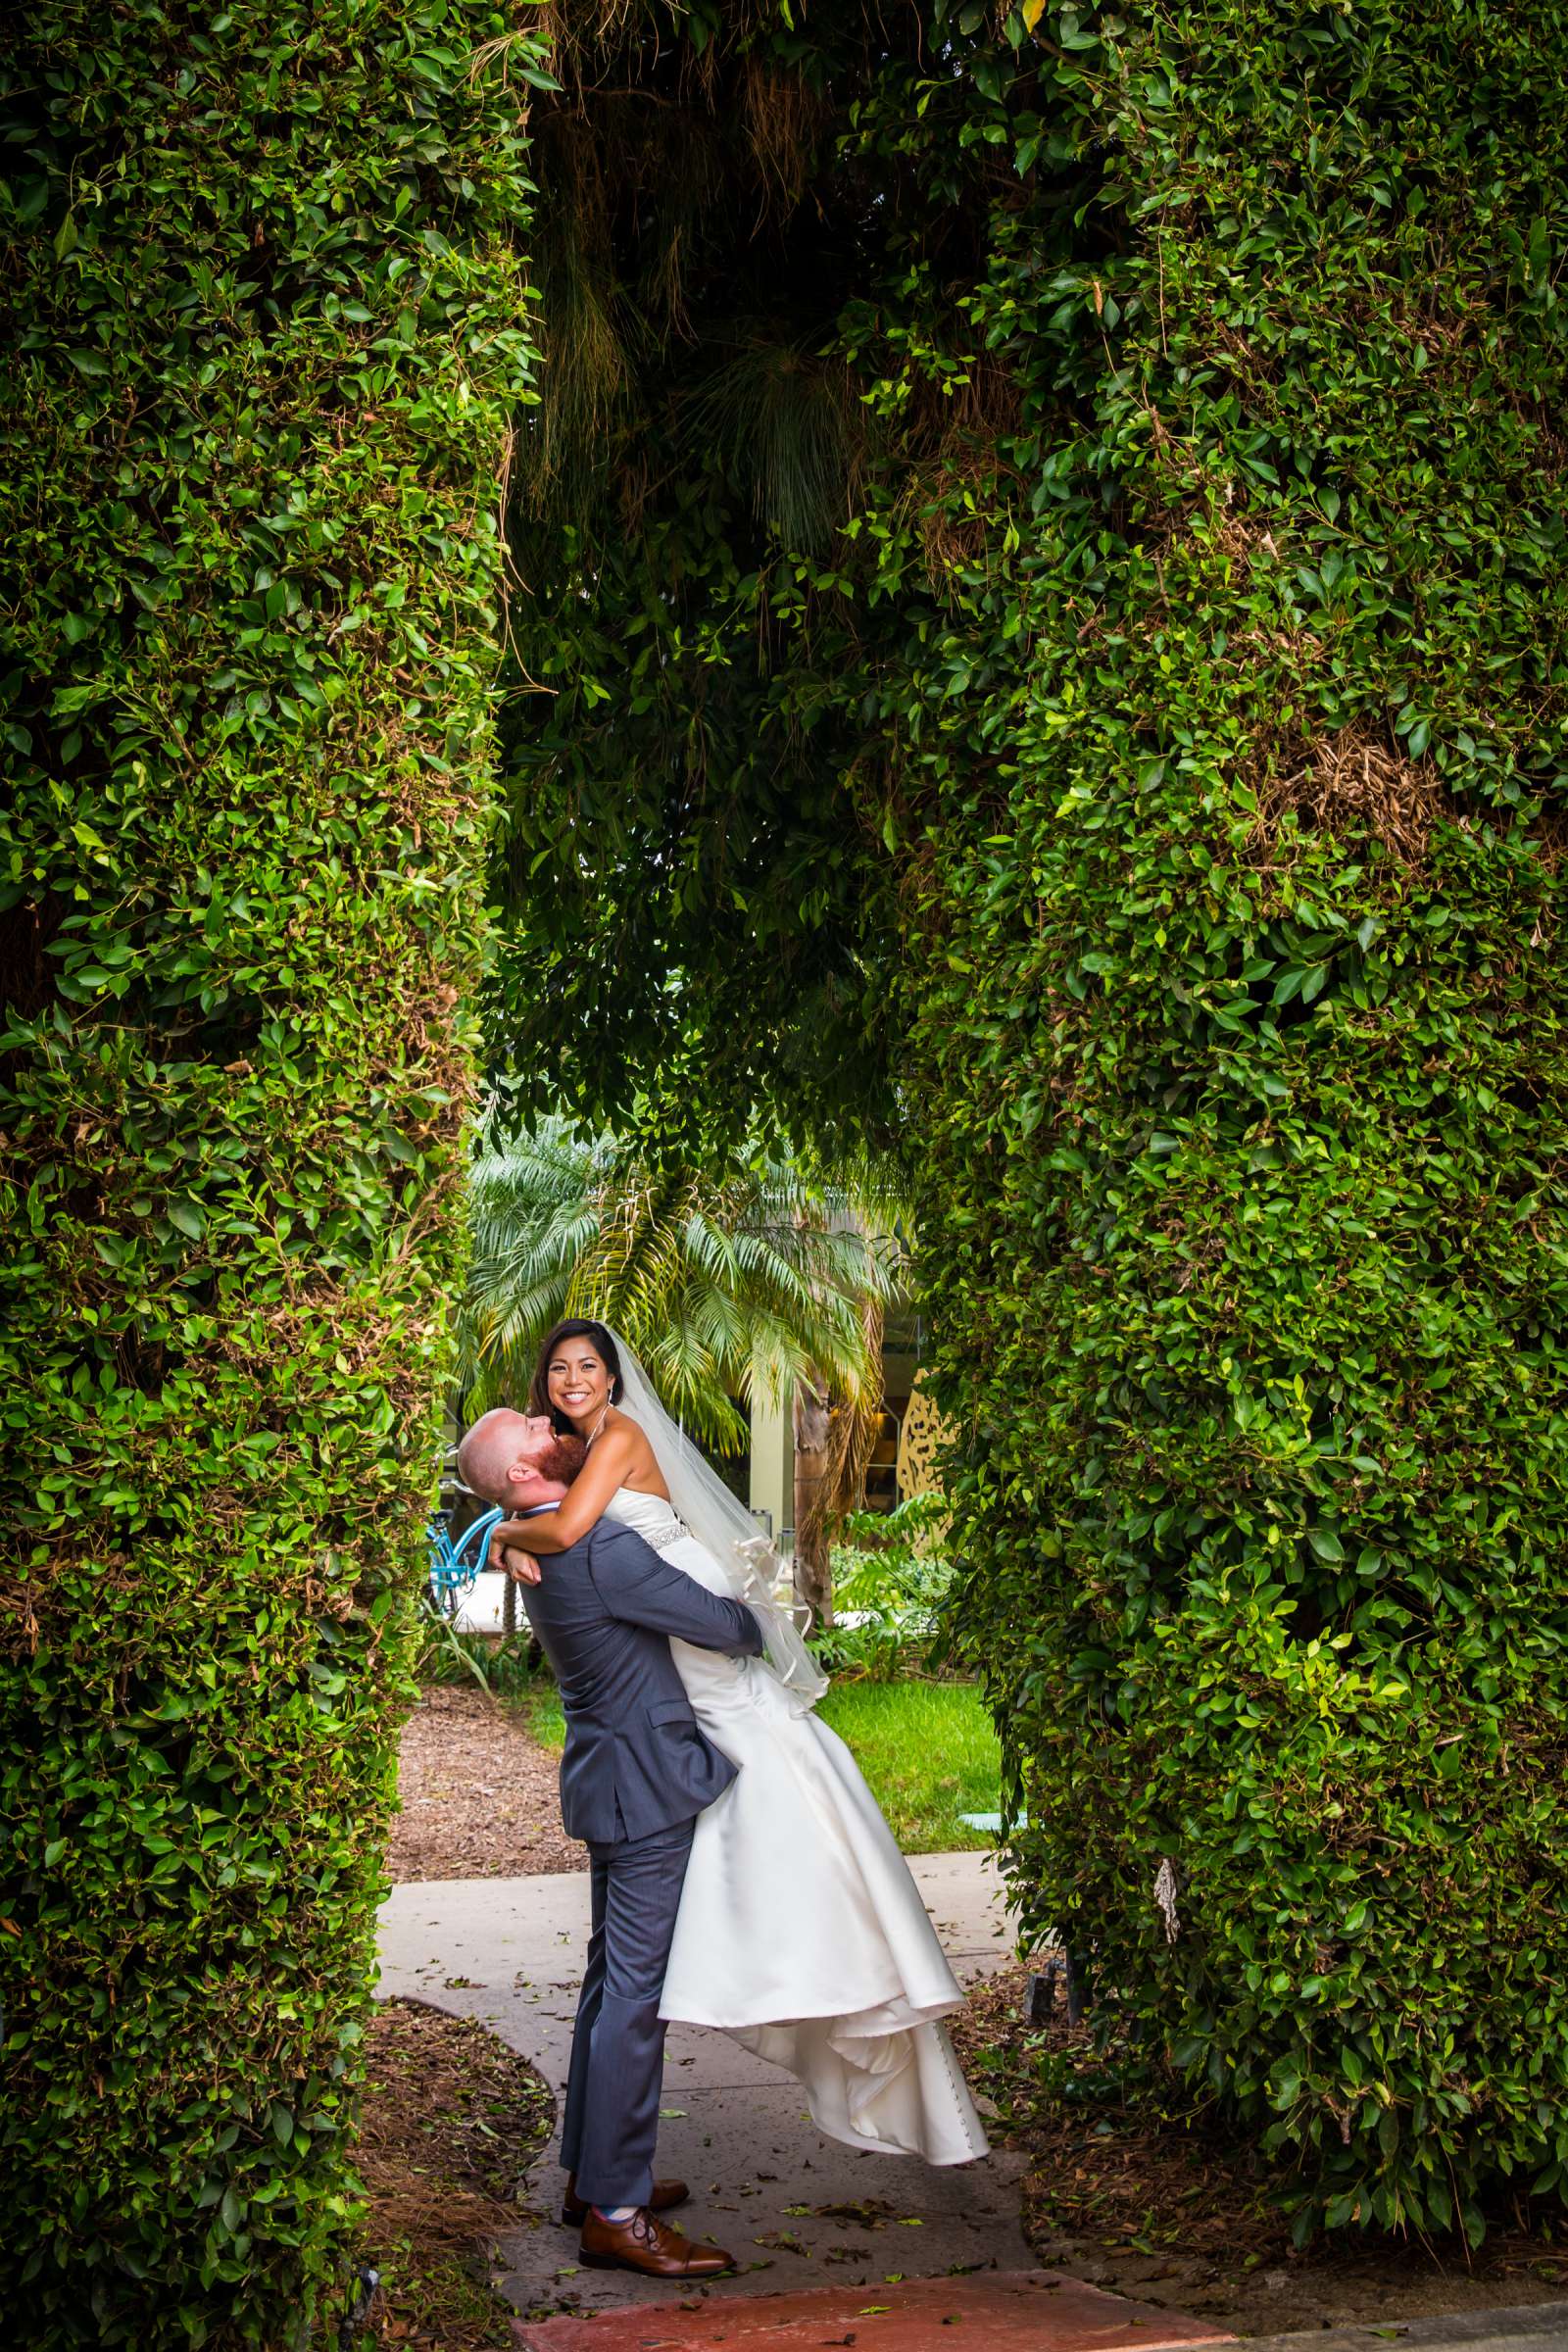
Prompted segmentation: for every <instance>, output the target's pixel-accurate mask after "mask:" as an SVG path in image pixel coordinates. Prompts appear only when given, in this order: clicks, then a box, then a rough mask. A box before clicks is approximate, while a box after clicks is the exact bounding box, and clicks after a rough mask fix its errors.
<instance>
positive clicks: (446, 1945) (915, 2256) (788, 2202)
mask: <svg viewBox="0 0 1568 2352" xmlns="http://www.w3.org/2000/svg"><path fill="white" fill-rule="evenodd" d="M910 1868H911V1869H912V1870H913V1872H914V1875H915V1878H916V1880H917V1882H918V1884H919V1887H920V1891H921V1893H922V1895H923V1896H924V1898H925V1903H926V1908H927V1910H928V1911H929V1912H930V1913H931V1915H932V1917H933V1919H934V1920H935V1922H936V1925H937V1929H938V1931H939V1933H940V1934H941V1936H942V1939H943V1942H944V1944H945V1945H946V1947H947V1950H948V1953H949V1956H950V1957H951V1959H952V1960H953V1962H954V1965H955V1968H956V1970H957V1973H958V1974H959V1976H960V1977H963V1978H965V1979H973V1978H975V1977H978V1976H982V1975H986V1974H988V1973H989V1972H991V1971H992V1970H994V1969H998V1968H1001V1967H1004V1966H1005V1964H1006V1962H1007V1961H1008V1960H1009V1959H1010V1957H1011V1952H1012V1939H1011V1936H1010V1933H1009V1931H1008V1928H1007V1925H1006V1923H1005V1918H1004V1915H1003V1911H1002V1905H1001V1900H1000V1887H999V1883H998V1879H997V1874H996V1870H995V1866H994V1864H993V1861H992V1858H991V1856H990V1855H989V1854H930V1855H926V1856H924V1857H922V1858H920V1859H917V1860H915V1861H913V1862H912V1863H911V1864H910ZM587 1939H588V1880H587V1876H586V1874H578V1873H574V1872H573V1873H567V1874H564V1875H558V1876H554V1877H548V1878H530V1879H484V1880H473V1879H457V1880H450V1881H443V1882H436V1883H430V1884H426V1885H421V1886H412V1887H396V1888H395V1889H394V1890H393V1893H392V1895H391V1896H390V1898H389V1900H388V1901H387V1903H386V1904H385V1906H384V1907H383V1910H382V1913H381V1991H382V1992H383V1994H386V1995H389V1996H391V1995H397V1994H403V1995H408V1996H410V1997H412V1998H414V1999H417V2000H423V2001H429V2002H431V2003H433V2004H434V2006H435V2007H437V2008H440V2009H448V2010H451V2011H453V2012H454V2013H455V2014H456V2015H458V2016H462V2017H476V2018H479V2019H480V2020H481V2021H482V2022H483V2023H484V2024H486V2025H488V2026H490V2027H492V2028H493V2029H494V2030H495V2032H496V2033H498V2034H500V2035H501V2037H502V2039H503V2040H504V2041H507V2042H509V2043H510V2044H511V2046H512V2047H513V2048H514V2049H515V2050H519V2051H521V2053H522V2055H523V2056H524V2057H525V2058H527V2059H529V2060H530V2061H531V2062H532V2063H533V2065H535V2066H536V2067H537V2068H538V2069H539V2071H540V2073H541V2074H542V2075H543V2076H544V2078H545V2080H546V2081H547V2082H549V2083H550V2084H551V2086H552V2088H553V2089H555V2090H557V2091H558V2092H559V2091H560V2090H561V2089H562V2088H563V2087H564V2082H565V2078H566V2061H567V2056H568V2053H569V2051H570V2047H571V2020H572V2011H573V2007H574V2004H575V2001H576V1992H577V1984H578V1979H579V1976H580V1973H581V1969H582V1963H583V1955H584V1951H585V1948H586V1944H587ZM662 2117H663V2120H662V2124H661V2127H660V2140H659V2162H660V2168H661V2170H662V2171H668V2172H673V2173H679V2174H681V2175H682V2176H683V2177H684V2178H685V2179H686V2180H690V2181H691V2183H692V2186H693V2188H694V2190H695V2191H696V2195H695V2197H694V2199H693V2203H692V2206H691V2208H690V2211H689V2214H683V2215H682V2216H681V2219H682V2220H683V2221H687V2220H689V2221H690V2224H691V2227H692V2229H694V2231H695V2232H696V2233H697V2234H698V2235H703V2234H708V2235H711V2236H712V2237H714V2238H716V2239H717V2240H718V2242H719V2243H720V2244H721V2245H727V2246H729V2248H730V2249H731V2251H732V2252H733V2253H734V2254H735V2255H736V2256H737V2257H738V2258H739V2260H740V2262H741V2264H742V2266H743V2267H742V2269H741V2271H740V2273H739V2275H738V2276H737V2277H736V2278H733V2279H730V2280H720V2281H717V2282H715V2284H714V2285H713V2286H711V2288H709V2289H708V2290H706V2291H707V2293H708V2294H710V2295H712V2296H715V2297H720V2296H728V2297H730V2298H733V2297H735V2296H736V2295H746V2294H756V2293H757V2292H758V2291H759V2290H760V2289H763V2288H766V2289H768V2290H774V2289H780V2288H786V2287H789V2288H799V2287H807V2288H814V2287H818V2286H820V2285H821V2284H822V2283H823V2281H824V2279H827V2280H831V2281H833V2282H834V2283H835V2284H837V2283H840V2282H841V2283H842V2284H843V2285H844V2286H846V2287H853V2288H855V2289H857V2290H858V2289H861V2288H869V2287H879V2288H882V2287H886V2286H888V2284H889V2282H890V2280H892V2281H894V2282H897V2281H898V2280H899V2279H900V2278H933V2277H938V2276H948V2275H951V2274H954V2273H956V2272H965V2273H966V2272H970V2271H974V2270H977V2269H982V2268H983V2269H985V2270H987V2271H996V2270H1002V2271H1005V2272H1023V2271H1028V2270H1030V2269H1031V2267H1032V2257H1031V2255H1030V2253H1029V2250H1028V2247H1027V2246H1026V2244H1025V2242H1024V2239H1023V2235H1022V2232H1021V2231H1020V2229H1019V2227H1018V2195H1017V2186H1016V2183H1017V2175H1018V2169H1019V2167H1018V2162H1017V2159H1016V2158H1014V2157H1012V2156H1010V2155H1008V2154H1006V2153H999V2154H997V2155H995V2156H992V2157H990V2158H988V2159H987V2160H986V2162H985V2163H983V2164H979V2165H962V2166H958V2167H956V2168H952V2169H948V2170H944V2171H942V2172H934V2171H932V2170H931V2169H930V2168H929V2167H928V2166H926V2165H923V2164H920V2163H917V2162H916V2161H914V2160H913V2159H912V2158H903V2157H887V2156H868V2155H861V2154H860V2153H858V2151H857V2150H856V2149H853V2148H845V2147H841V2146H840V2145H839V2144H838V2142H837V2141H835V2140H828V2139H824V2138H823V2137H822V2136H821V2134H820V2133H819V2132H818V2131H815V2130H814V2129H813V2127H812V2126H811V2124H810V2122H809V2119H808V2117H807V2116H806V2113H805V2109H804V2104H803V2101H802V2098H801V2093H800V2089H799V2087H798V2085H797V2084H796V2083H795V2082H794V2080H793V2079H792V2078H791V2077H790V2076H788V2075H786V2074H784V2073H782V2072H781V2071H780V2070H779V2069H778V2068H777V2067H773V2066H768V2065H766V2064H765V2063H764V2062H763V2061H762V2060H761V2059H760V2058H754V2057H753V2056H752V2055H751V2054H750V2053H749V2052H748V2051H745V2050H742V2049H740V2048H738V2047H737V2046H736V2045H735V2043H733V2042H732V2041H731V2040H730V2039H729V2037H728V2035H727V2034H719V2033H715V2032H711V2031H710V2030H708V2029H706V2028H701V2027H695V2026H676V2027H673V2028H672V2029H671V2031H670V2034H669V2041H668V2047H667V2052H666V2057H665V2064H664V2107H663V2110H662ZM559 2180H560V2174H559V2171H558V2169H557V2163H556V2150H555V2147H554V2145H552V2146H551V2147H550V2148H549V2149H548V2150H547V2151H546V2153H545V2155H544V2156H543V2157H542V2158H541V2160H540V2163H539V2166H538V2167H537V2169H536V2171H535V2174H534V2175H533V2187H534V2202H535V2203H536V2204H537V2205H538V2206H539V2207H540V2210H541V2211H542V2212H545V2213H547V2214H548V2213H550V2212H552V2211H553V2209H554V2204H555V2196H556V2191H557V2187H558V2183H559ZM502 2252H503V2263H504V2266H505V2270H506V2286H505V2291H506V2292H507V2293H508V2294H509V2295H510V2296H511V2298H512V2300H513V2302H514V2303H515V2305H516V2307H517V2308H518V2310H519V2311H523V2312H535V2313H543V2312H547V2311H563V2310H564V2311H577V2312H590V2311H597V2310H605V2309H613V2310H622V2309H624V2308H625V2307H626V2306H627V2305H628V2304H635V2303H639V2302H653V2303H658V2304H661V2305H665V2306H667V2304H668V2302H669V2289H668V2287H667V2286H659V2285H656V2284H654V2283H653V2282H652V2281H645V2280H642V2279H638V2278H632V2277H630V2276H628V2275H627V2274H625V2273H624V2272H598V2271H579V2270H578V2269H577V2268H576V2238H575V2235H574V2233H573V2232H572V2231H570V2230H565V2229H559V2228H557V2227H556V2226H555V2225H554V2223H553V2222H550V2221H547V2222H545V2223H542V2224H539V2225H536V2226H535V2227H534V2228H532V2229H522V2230H519V2231H518V2232H517V2234H516V2235H515V2237H513V2238H511V2239H510V2240H507V2241H505V2243H504V2245H503V2249H502ZM865 2300H866V2297H865V2295H864V2294H861V2295H860V2301H861V2303H864V2302H865ZM830 2332H831V2331H830ZM1141 2340H1144V2341H1147V2340H1149V2339H1148V2338H1147V2336H1146V2337H1145V2338H1143V2339H1141Z"/></svg>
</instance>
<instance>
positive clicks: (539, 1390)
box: [528, 1315, 625, 1437]
mask: <svg viewBox="0 0 1568 2352" xmlns="http://www.w3.org/2000/svg"><path fill="white" fill-rule="evenodd" d="M564 1340H586V1341H588V1343H589V1345H590V1346H591V1347H592V1348H593V1351H594V1353H595V1354H596V1355H597V1356H598V1358H599V1360H600V1362H601V1363H602V1364H603V1365H604V1367H605V1370H606V1371H607V1372H608V1373H609V1374H610V1401H611V1403H612V1404H618V1403H619V1402H620V1392H621V1390H622V1389H623V1388H624V1386H625V1382H624V1381H623V1379H622V1378H621V1370H620V1350H619V1349H618V1348H616V1346H615V1343H614V1341H613V1339H612V1338H611V1336H610V1333H609V1332H608V1331H607V1330H606V1329H605V1327H604V1325H603V1324H602V1323H593V1322H590V1321H589V1320H588V1318H587V1317H586V1316H585V1315H568V1316H567V1317H566V1320H565V1321H564V1323H558V1324H557V1325H556V1328H555V1330H554V1331H553V1332H551V1333H550V1335H549V1337H548V1338H547V1340H546V1341H545V1344H544V1346H543V1347H542V1348H540V1350H539V1361H538V1362H537V1363H536V1364H535V1366H534V1368H533V1386H532V1388H530V1390H529V1391H528V1410H529V1412H530V1413H548V1414H549V1416H550V1420H551V1423H552V1426H553V1427H554V1428H555V1429H557V1430H558V1431H559V1432H560V1434H561V1435H562V1436H563V1437H569V1436H574V1435H575V1434H576V1433H575V1432H574V1431H573V1429H572V1426H571V1423H570V1422H569V1421H568V1420H567V1418H566V1416H565V1414H564V1413H558V1412H557V1410H556V1408H555V1406H554V1405H553V1404H552V1403H551V1401H550V1358H551V1357H552V1356H553V1355H554V1354H555V1352H556V1349H557V1348H559V1347H560V1346H561V1344H562V1342H563V1341H564Z"/></svg>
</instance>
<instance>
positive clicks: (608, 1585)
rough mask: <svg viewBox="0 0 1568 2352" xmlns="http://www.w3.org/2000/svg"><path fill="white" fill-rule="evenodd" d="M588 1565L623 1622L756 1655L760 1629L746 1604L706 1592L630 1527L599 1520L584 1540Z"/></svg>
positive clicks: (695, 1643) (707, 1646)
mask: <svg viewBox="0 0 1568 2352" xmlns="http://www.w3.org/2000/svg"><path fill="white" fill-rule="evenodd" d="M588 1567H589V1573H590V1574H591V1575H592V1577H593V1580H594V1583H595V1585H596V1586H597V1587H598V1589H599V1593H600V1595H601V1597H602V1598H603V1600H604V1603H605V1606H606V1607H607V1608H608V1609H609V1610H610V1612H611V1614H612V1616H614V1617H620V1618H622V1619H624V1620H625V1622H626V1623H627V1624H628V1625H646V1626H647V1627H648V1628H649V1629H650V1631H651V1632H653V1633H656V1634H668V1635H670V1636H671V1637H672V1638H673V1639H674V1640H675V1641H677V1642H691V1643H692V1645H693V1647H694V1648H697V1649H722V1650H728V1651H729V1652H730V1653H731V1654H732V1655H739V1656H741V1657H746V1658H756V1657H760V1655H761V1652H762V1629H761V1627H760V1625H759V1624H758V1622H757V1619H756V1618H755V1617H754V1616H753V1614H752V1612H751V1610H750V1609H749V1608H748V1607H747V1606H746V1603H745V1602H744V1601H743V1600H727V1599H724V1598H723V1597H722V1596H721V1595H720V1594H719V1593H710V1592H709V1590H708V1588H707V1586H706V1585H700V1584H699V1583H698V1582H697V1580H696V1578H695V1577H691V1576H686V1575H684V1574H683V1573H682V1572H681V1570H680V1569H679V1568H672V1567H671V1566H670V1564H669V1562H668V1561H667V1560H665V1559H661V1557H660V1555H659V1553H658V1552H657V1551H656V1550H655V1549H654V1547H653V1545H652V1544H645V1543H644V1542H643V1539H642V1537H641V1536H639V1535H638V1534H637V1533H636V1531H635V1529H633V1528H629V1527H621V1526H619V1525H617V1524H616V1522H615V1521H614V1520H613V1519H612V1520H602V1521H601V1522H600V1524H599V1526H598V1527H596V1528H595V1529H594V1531H593V1534H592V1535H591V1536H590V1538H589V1540H588Z"/></svg>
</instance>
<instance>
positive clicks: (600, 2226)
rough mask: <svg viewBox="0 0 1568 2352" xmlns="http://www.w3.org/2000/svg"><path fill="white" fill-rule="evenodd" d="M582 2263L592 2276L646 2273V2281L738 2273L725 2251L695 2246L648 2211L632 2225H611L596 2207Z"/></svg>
mask: <svg viewBox="0 0 1568 2352" xmlns="http://www.w3.org/2000/svg"><path fill="white" fill-rule="evenodd" d="M580 2259H581V2260H582V2262H583V2264H584V2265H585V2266H586V2268H587V2269H589V2270H590V2271H640V2272H641V2273H642V2275H643V2277H644V2278H717V2277H718V2276H719V2273H720V2272H721V2271H732V2270H733V2269H734V2268H735V2257H734V2255H733V2254H726V2253H725V2252H724V2250H723V2248H722V2247H721V2246H694V2245H693V2244H692V2241H691V2239H690V2238H689V2237H682V2235H681V2233H680V2231H679V2230H678V2229H671V2228H670V2226H669V2224H668V2223H667V2222H662V2221H661V2220H660V2219H659V2217H658V2215H657V2214H653V2213H650V2212H649V2210H648V2208H647V2206H646V2205H643V2206H639V2207H638V2209H637V2211H636V2212H635V2213H634V2214H633V2215H632V2217H631V2219H630V2221H628V2222H607V2221H606V2220H605V2219H604V2217H603V2215H601V2214H597V2213H595V2212H594V2210H593V2208H592V2207H591V2206H590V2207H589V2210H588V2218H587V2220H586V2221H585V2222H584V2223H583V2226H582V2246H581V2249H580Z"/></svg>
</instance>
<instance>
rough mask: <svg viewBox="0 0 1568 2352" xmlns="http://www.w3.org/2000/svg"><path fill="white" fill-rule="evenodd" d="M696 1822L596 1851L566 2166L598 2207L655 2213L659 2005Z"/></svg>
mask: <svg viewBox="0 0 1568 2352" xmlns="http://www.w3.org/2000/svg"><path fill="white" fill-rule="evenodd" d="M696 1827H697V1824H696V1821H695V1819H693V1820H691V1821H681V1822H677V1823H676V1824H675V1826H674V1828H673V1829H668V1830H657V1831H655V1833H654V1835H653V1836H652V1837H651V1838H624V1839H622V1840H621V1841H620V1842H618V1843H616V1844H613V1845H599V1844H590V1846H589V1848H588V1857H589V1862H590V1865H591V1869H592V1889H593V1935H592V1936H591V1937H590V1939H589V1944H588V1966H587V1969H586V1970H585V1972H584V1974H583V1980H582V1991H581V1993H580V1995H579V1996H578V2000H577V2022H576V2025H575V2026H574V2028H573V2030H572V2038H571V2070H570V2072H569V2074H568V2075H567V2077H566V2106H565V2113H564V2117H563V2119H562V2127H561V2161H562V2163H563V2164H564V2166H565V2168H566V2170H567V2172H568V2173H575V2174H576V2176H577V2194H578V2195H579V2196H580V2197H582V2198H584V2199H586V2201H587V2202H588V2203H589V2204H590V2205H646V2204H647V2202H648V2199H649V2197H650V2196H651V2194H652V2193H653V2185H654V2143H655V2141H656V2140H657V2139H658V2137H659V2094H660V2086H661V2084H662V2080H663V2072H664V2022H663V2020H662V2017H661V2016H660V2014H659V2004H660V2001H661V1999H662V1995H663V1990H664V1971H665V1969H666V1968H667V1967H668V1965H669V1947H670V1943H671V1941H672V1939H673V1937H674V1934H675V1914H676V1912H677V1911H678V1910H679V1909H680V1890H681V1884H682V1882H683V1880H684V1879H685V1876H686V1864H687V1862H688V1861H689V1860H690V1858H691V1850H692V1835H693V1832H694V1831H695V1829H696Z"/></svg>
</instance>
